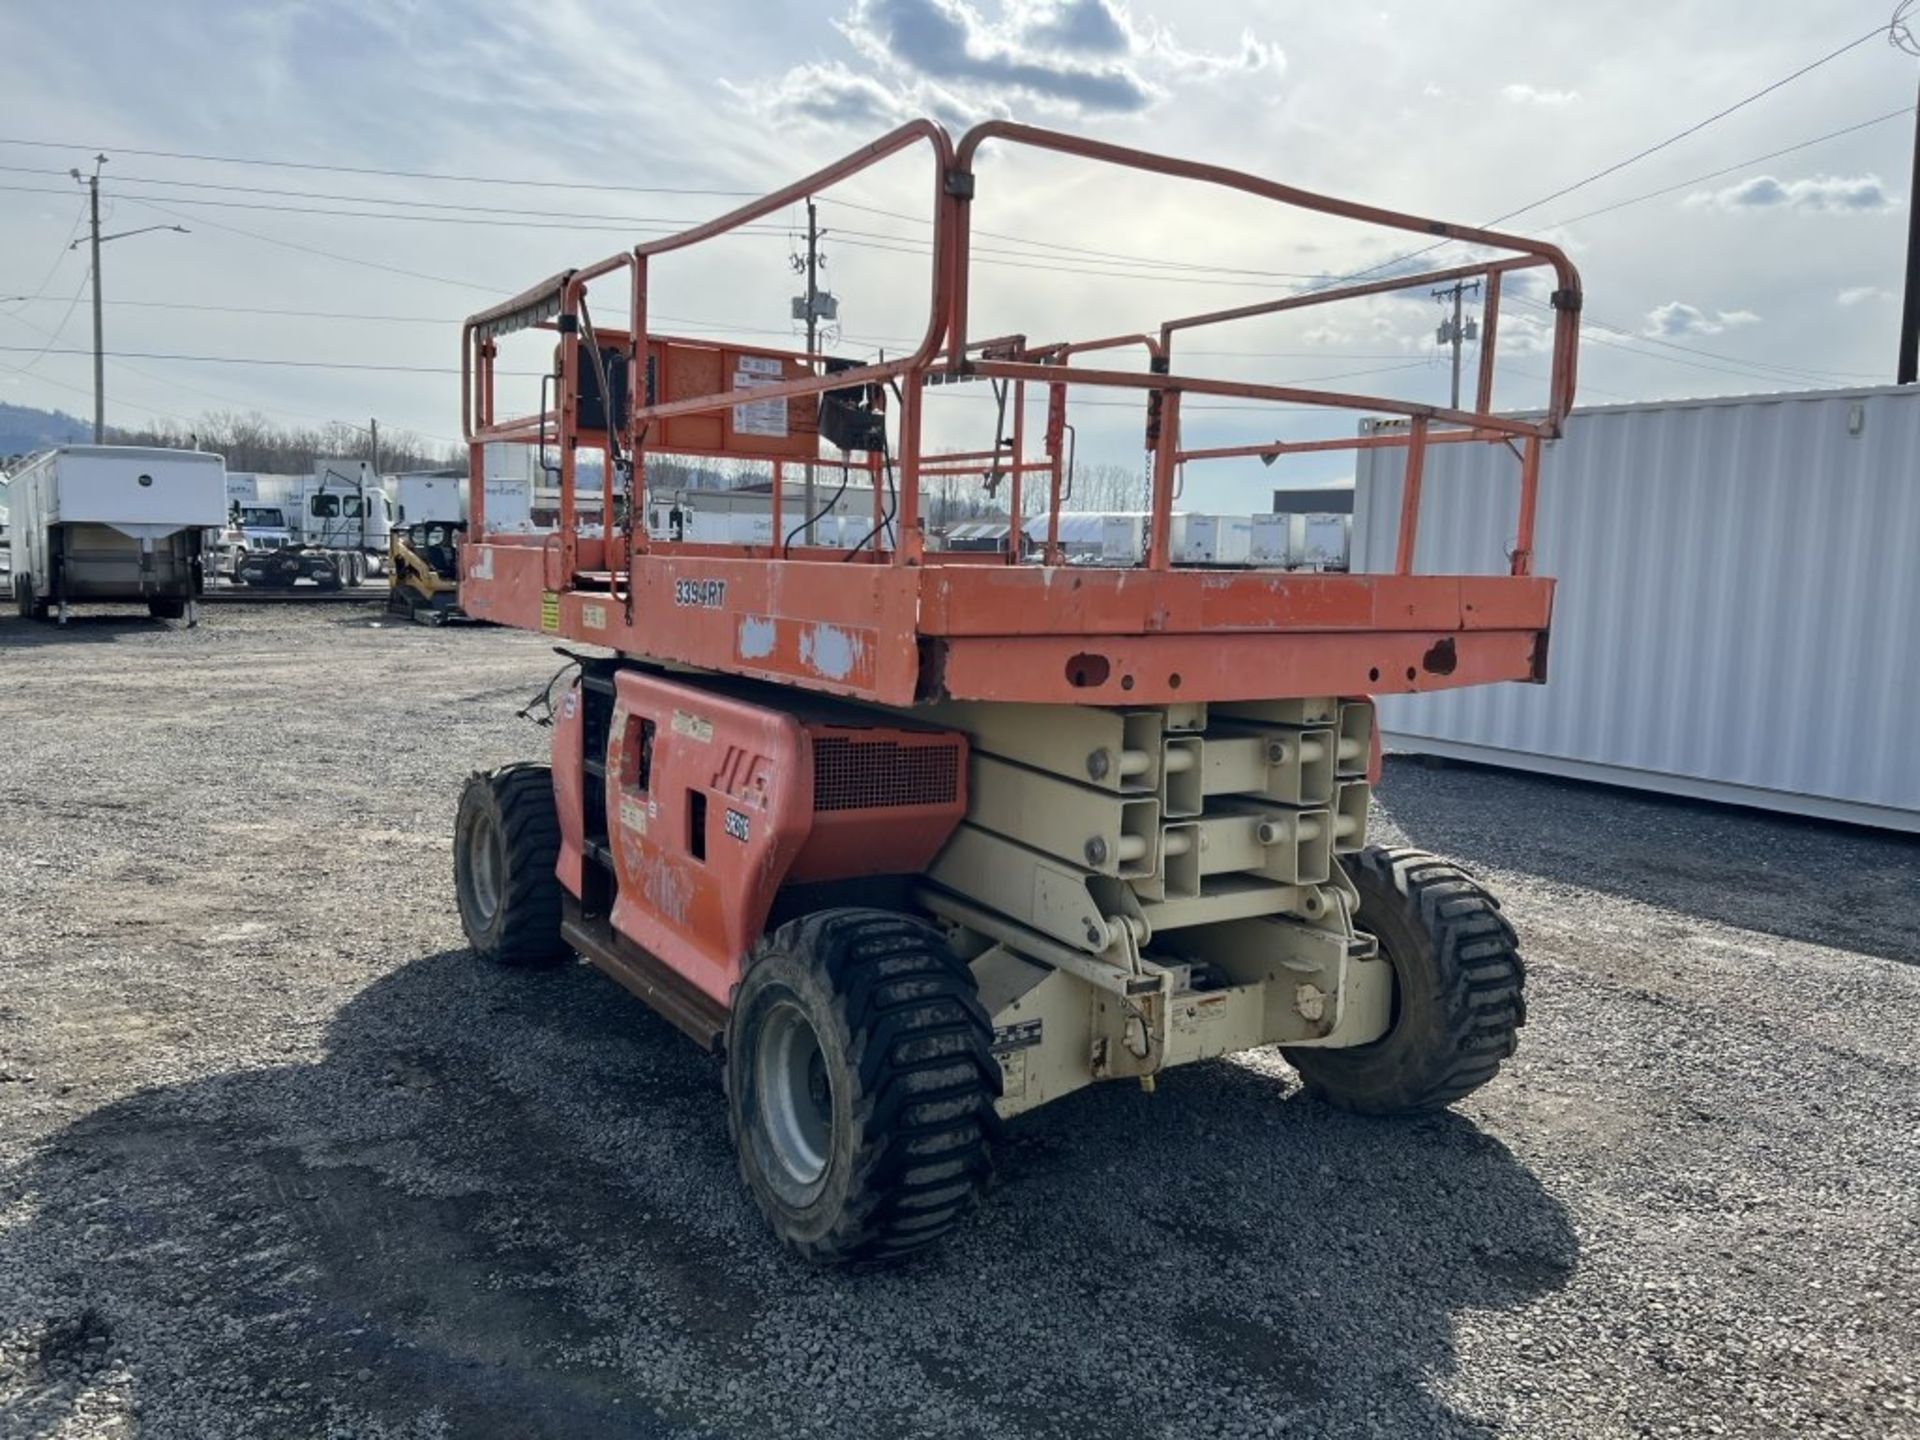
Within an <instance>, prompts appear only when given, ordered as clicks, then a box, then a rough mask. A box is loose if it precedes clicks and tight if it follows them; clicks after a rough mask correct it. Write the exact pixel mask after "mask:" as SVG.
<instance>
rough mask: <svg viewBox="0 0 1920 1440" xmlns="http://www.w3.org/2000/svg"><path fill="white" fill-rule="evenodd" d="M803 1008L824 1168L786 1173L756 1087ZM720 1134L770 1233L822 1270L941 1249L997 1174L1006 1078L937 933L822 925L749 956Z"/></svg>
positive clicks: (806, 924)
mask: <svg viewBox="0 0 1920 1440" xmlns="http://www.w3.org/2000/svg"><path fill="white" fill-rule="evenodd" d="M794 1008H797V1009H798V1010H799V1011H800V1012H801V1013H802V1014H803V1015H804V1016H805V1019H806V1021H807V1022H808V1023H809V1024H810V1026H811V1028H812V1031H813V1034H814V1036H815V1037H816V1038H817V1041H818V1044H819V1062H820V1064H821V1066H822V1071H823V1075H822V1079H823V1082H824V1087H825V1089H826V1091H827V1108H828V1110H829V1111H830V1114H831V1120H830V1122H829V1130H828V1138H827V1141H826V1144H825V1145H824V1147H823V1148H824V1150H825V1167H824V1170H823V1171H822V1173H821V1174H820V1175H819V1176H818V1177H817V1179H814V1180H812V1181H810V1182H804V1183H803V1182H801V1181H799V1180H797V1179H796V1178H795V1177H794V1175H793V1174H792V1173H791V1172H790V1171H789V1170H788V1169H786V1168H785V1167H784V1166H783V1165H782V1163H781V1160H780V1158H779V1154H778V1151H777V1148H776V1147H775V1144H774V1142H773V1141H772V1140H771V1139H770V1138H769V1131H768V1128H767V1125H766V1123H765V1121H764V1112H763V1107H762V1106H761V1104H760V1095H759V1088H758V1086H757V1085H756V1083H755V1075H756V1067H755V1055H756V1045H757V1044H758V1043H759V1042H760V1040H761V1038H762V1036H761V1033H760V1031H761V1027H762V1026H763V1025H764V1024H765V1023H766V1022H767V1020H768V1017H769V1016H770V1015H774V1014H776V1013H778V1012H780V1011H782V1010H789V1011H790V1010H792V1009H794ZM726 1083H727V1128H728V1130H729V1132H730V1133H731V1134H732V1136H733V1143H734V1148H735V1150H736V1152H737V1153H738V1155H739V1160H740V1174H741V1176H742V1178H743V1179H744V1180H745V1181H746V1183H747V1188H748V1190H749V1191H751V1192H752V1195H753V1198H754V1201H755V1203H756V1204H758V1205H759V1207H760V1210H761V1213H762V1214H764V1215H765V1216H766V1218H767V1223H768V1224H769V1225H771V1226H772V1228H773V1231H774V1233H775V1234H776V1235H777V1236H778V1237H779V1238H780V1240H781V1241H782V1242H783V1243H785V1244H786V1245H787V1246H788V1247H789V1248H791V1249H792V1250H794V1251H795V1252H796V1253H798V1254H800V1255H801V1256H803V1257H805V1258H806V1259H808V1260H810V1261H813V1262H814V1263H816V1264H822V1265H838V1264H852V1263H862V1262H884V1261H889V1260H894V1259H897V1258H900V1257H903V1256H905V1255H908V1254H910V1253H912V1252H913V1251H916V1250H919V1249H922V1248H923V1247H925V1246H927V1245H930V1244H932V1243H934V1242H935V1241H937V1240H940V1239H941V1238H943V1237H944V1236H946V1235H947V1234H949V1233H950V1232H951V1231H953V1230H954V1228H955V1227H957V1226H958V1225H959V1224H960V1223H961V1222H962V1221H963V1220H964V1219H965V1218H966V1217H967V1215H968V1214H969V1213H970V1212H971V1211H972V1210H973V1209H974V1207H975V1206H976V1205H977V1204H978V1203H979V1200H980V1196H981V1194H982V1193H983V1192H984V1190H985V1189H986V1187H987V1185H988V1183H989V1182H990V1180H991V1178H992V1173H993V1144H994V1140H995V1138H996V1137H997V1135H998V1132H999V1117H998V1116H997V1115H996V1114H995V1112H994V1108H993V1105H994V1101H995V1100H996V1099H997V1098H999V1094H1000V1063H999V1061H998V1060H996V1059H995V1058H994V1055H993V1025H992V1022H991V1021H990V1020H989V1019H988V1017H987V1013H986V1011H985V1010H983V1009H982V1008H981V1006H980V1001H979V999H978V997H977V996H976V994H975V992H974V984H973V976H972V974H971V973H970V972H969V971H968V969H967V967H966V966H965V965H964V964H962V963H961V962H960V961H959V960H958V959H956V958H955V957H954V955H953V952H952V951H951V950H949V949H948V947H947V944H946V941H945V940H944V939H943V938H942V937H941V935H940V932H939V931H937V930H936V929H934V928H933V926H931V925H929V924H927V923H926V922H925V921H923V920H919V919H917V918H915V917H913V916H909V915H901V914H897V913H895V912H893V911H888V910H871V909H865V908H853V907H849V908H841V909H831V910H819V911H815V912H814V913H813V914H811V915H806V916H803V917H801V918H800V919H798V920H794V921H790V922H789V923H787V924H785V925H782V926H781V927H780V928H779V929H778V930H776V931H774V932H773V933H772V934H770V935H768V936H766V937H764V938H763V939H762V940H761V941H760V943H759V944H758V945H757V946H755V948H754V952H753V955H752V956H751V957H750V959H749V961H748V964H747V968H746V971H745V973H744V975H743V976H742V978H741V981H740V983H739V985H737V986H736V987H735V990H734V997H733V1009H732V1012H731V1014H730V1015H729V1017H728V1024H727V1043H726Z"/></svg>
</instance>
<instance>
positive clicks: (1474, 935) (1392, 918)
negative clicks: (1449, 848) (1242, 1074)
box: [1281, 845, 1527, 1115]
mask: <svg viewBox="0 0 1920 1440" xmlns="http://www.w3.org/2000/svg"><path fill="white" fill-rule="evenodd" d="M1343 863H1344V864H1345V865H1346V867H1347V874H1348V876H1349V878H1351V879H1352V881H1353V883H1354V888H1355V889H1357V890H1358V891H1359V892H1360V911H1359V914H1358V915H1356V916H1355V917H1354V920H1355V924H1356V925H1357V927H1358V928H1359V929H1361V930H1363V931H1365V932H1366V933H1367V934H1370V935H1372V936H1373V937H1374V938H1375V939H1376V940H1378V941H1379V942H1380V955H1381V958H1382V959H1383V960H1385V961H1386V962H1387V964H1389V965H1390V966H1392V968H1393V1004H1392V1007H1391V1010H1390V1013H1389V1020H1388V1026H1387V1033H1386V1034H1385V1035H1383V1036H1381V1038H1380V1039H1378V1040H1375V1041H1374V1042H1373V1043H1371V1044H1369V1045H1357V1046H1354V1047H1352V1048H1350V1049H1339V1050H1335V1049H1319V1048H1311V1047H1310V1048H1303V1049H1284V1050H1282V1051H1281V1053H1282V1054H1283V1055H1285V1056H1286V1058H1287V1062H1288V1063H1289V1064H1290V1065H1292V1066H1293V1068H1294V1069H1296V1070H1298V1071H1299V1072H1300V1078H1301V1079H1302V1080H1303V1081H1304V1082H1305V1083H1306V1087H1307V1089H1308V1091H1309V1092H1311V1093H1312V1094H1314V1095H1317V1096H1318V1097H1319V1098H1321V1099H1323V1100H1325V1101H1327V1102H1328V1103H1329V1104H1331V1105H1335V1106H1338V1107H1339V1108H1340V1109H1342V1110H1353V1111H1358V1112H1360V1113H1362V1114H1368V1115H1398V1114H1407V1113H1412V1112H1417V1111H1423V1110H1438V1109H1441V1108H1442V1107H1444V1106H1447V1105H1450V1104H1452V1103H1453V1102H1454V1101H1456V1100H1458V1099H1460V1098H1461V1097H1462V1096H1464V1095H1467V1094H1470V1093H1471V1092H1473V1091H1475V1090H1478V1089H1479V1088H1480V1087H1481V1086H1482V1085H1484V1084H1486V1083H1487V1082H1488V1081H1489V1080H1491V1079H1493V1077H1494V1076H1495V1075H1496V1074H1497V1073H1499V1070H1500V1062H1501V1061H1502V1060H1504V1059H1506V1058H1507V1057H1508V1056H1509V1055H1511V1054H1513V1051H1514V1045H1515V1040H1516V1037H1515V1034H1514V1032H1515V1031H1516V1030H1518V1029H1519V1027H1520V1026H1521V1025H1523V1024H1524V1023H1526V1016H1527V1007H1526V997H1525V994H1524V991H1525V986H1526V967H1525V966H1524V964H1523V963H1522V962H1521V959H1520V951H1519V948H1518V943H1517V941H1516V940H1515V937H1514V933H1513V927H1512V926H1511V925H1509V924H1508V923H1507V919H1506V917H1505V916H1504V915H1502V914H1501V913H1500V902H1499V901H1498V900H1496V899H1494V897H1493V896H1492V895H1490V894H1489V893H1488V892H1487V891H1486V890H1484V889H1482V888H1481V887H1480V885H1479V884H1478V883H1477V882H1476V881H1475V880H1474V879H1473V878H1472V877H1471V876H1469V875H1468V874H1467V873H1466V872H1465V871H1464V870H1462V869H1460V868H1459V867H1458V866H1456V865H1452V864H1449V863H1448V862H1447V861H1445V860H1442V859H1440V858H1439V857H1438V856H1435V855H1429V854H1427V853H1426V852H1424V851H1421V850H1407V849H1389V848H1387V847H1385V846H1380V845H1372V846H1368V847H1367V848H1366V849H1365V850H1362V851H1360V852H1359V853H1358V854H1355V855H1351V856H1347V857H1344V858H1343Z"/></svg>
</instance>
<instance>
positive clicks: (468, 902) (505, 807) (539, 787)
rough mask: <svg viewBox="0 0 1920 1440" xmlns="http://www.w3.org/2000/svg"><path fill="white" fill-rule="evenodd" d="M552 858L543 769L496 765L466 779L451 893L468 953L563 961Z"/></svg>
mask: <svg viewBox="0 0 1920 1440" xmlns="http://www.w3.org/2000/svg"><path fill="white" fill-rule="evenodd" d="M559 858H560V818H559V814H558V812H557V811H556V810H555V809H554V803H553V771H552V770H551V769H550V768H549V767H548V766H545V765H532V764H516V765H503V766H501V767H500V768H499V769H498V770H492V771H486V772H481V773H476V774H474V775H472V776H469V777H468V779H467V783H466V785H465V787H464V788H462V790H461V791H460V808H459V811H458V812H457V814H456V815H455V818H454V822H453V889H454V895H455V897H456V898H457V900H458V901H459V905H460V925H461V928H462V929H464V930H465V931H466V932H467V943H468V944H469V945H470V946H472V947H473V953H474V954H476V955H478V956H479V957H480V958H481V959H483V960H491V961H493V962H494V963H496V964H499V965H513V966H535V965H552V964H555V963H557V962H559V961H561V960H564V959H566V958H567V956H568V955H569V954H570V953H571V952H570V951H569V949H568V947H567V945H566V942H565V941H564V940H562V939H561V937H560V915H561V895H562V892H561V889H560V879H559V876H558V875H556V874H555V873H554V867H555V866H556V865H557V864H558V863H559Z"/></svg>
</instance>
